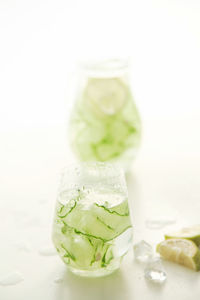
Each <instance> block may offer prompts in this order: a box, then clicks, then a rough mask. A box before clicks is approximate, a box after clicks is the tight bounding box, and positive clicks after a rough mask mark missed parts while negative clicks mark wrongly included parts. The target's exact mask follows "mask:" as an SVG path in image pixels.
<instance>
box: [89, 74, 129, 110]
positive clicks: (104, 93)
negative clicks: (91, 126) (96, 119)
mask: <svg viewBox="0 0 200 300" xmlns="http://www.w3.org/2000/svg"><path fill="white" fill-rule="evenodd" d="M128 92H129V90H128V87H127V86H126V85H125V83H123V82H122V81H121V80H120V79H119V78H91V79H89V80H88V83H87V85H86V88H85V91H84V99H85V101H87V104H88V105H89V106H90V107H91V108H92V110H93V111H94V112H95V113H97V114H98V115H102V114H103V115H114V114H116V113H118V112H119V111H120V110H121V109H122V107H123V106H124V104H125V103H126V100H127V98H128Z"/></svg>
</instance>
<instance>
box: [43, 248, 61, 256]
mask: <svg viewBox="0 0 200 300" xmlns="http://www.w3.org/2000/svg"><path fill="white" fill-rule="evenodd" d="M39 254H40V255H42V256H54V255H56V254H57V251H56V249H55V248H53V247H52V246H50V247H42V248H40V250H39Z"/></svg>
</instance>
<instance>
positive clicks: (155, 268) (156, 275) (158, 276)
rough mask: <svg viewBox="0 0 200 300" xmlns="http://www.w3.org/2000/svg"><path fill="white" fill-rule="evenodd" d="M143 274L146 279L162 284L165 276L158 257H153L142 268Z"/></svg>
mask: <svg viewBox="0 0 200 300" xmlns="http://www.w3.org/2000/svg"><path fill="white" fill-rule="evenodd" d="M144 276H145V278H146V279H147V280H149V281H151V282H154V283H159V284H162V283H164V282H165V280H166V278H167V274H166V273H165V270H164V267H163V265H162V262H161V260H160V258H153V259H152V260H151V261H150V262H149V263H148V264H147V266H146V268H145V270H144Z"/></svg>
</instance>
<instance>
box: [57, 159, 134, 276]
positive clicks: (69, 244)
mask: <svg viewBox="0 0 200 300" xmlns="http://www.w3.org/2000/svg"><path fill="white" fill-rule="evenodd" d="M52 237H53V243H54V245H55V247H56V249H57V251H58V254H59V255H60V257H61V259H62V260H63V261H64V262H65V263H66V264H67V266H68V268H69V269H70V270H71V271H72V272H74V273H76V274H78V275H82V276H90V277H97V276H104V275H107V274H109V273H112V272H113V271H115V270H116V269H118V268H119V266H120V262H121V260H122V258H123V256H124V255H125V254H126V253H127V251H128V250H129V247H130V246H131V244H132V224H131V218H130V212H129V205H128V194H127V186H126V182H125V178H124V172H123V170H122V169H120V168H119V167H117V166H115V165H112V164H109V163H101V162H92V163H80V164H74V165H71V166H69V167H66V168H65V169H64V170H63V172H62V176H61V182H60V186H59V192H58V198H57V202H56V209H55V217H54V222H53V235H52Z"/></svg>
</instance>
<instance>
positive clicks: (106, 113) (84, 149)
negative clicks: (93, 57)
mask: <svg viewBox="0 0 200 300" xmlns="http://www.w3.org/2000/svg"><path fill="white" fill-rule="evenodd" d="M69 133H70V142H71V146H72V149H73V151H74V153H75V155H76V157H77V158H78V159H79V160H80V161H102V162H106V161H109V162H114V163H116V162H117V163H119V164H120V165H121V166H122V167H123V168H124V169H125V170H127V169H128V168H129V167H130V162H132V160H133V159H134V158H135V156H136V154H137V151H138V148H139V145H140V139H141V121H140V117H139V114H138V111H137V108H136V105H135V103H134V100H133V96H132V92H131V88H130V83H129V64H128V62H127V61H124V60H109V61H103V62H97V63H88V64H83V65H82V66H81V68H80V80H79V84H78V85H77V95H76V99H75V102H74V108H73V111H72V114H71V119H70V126H69Z"/></svg>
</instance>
